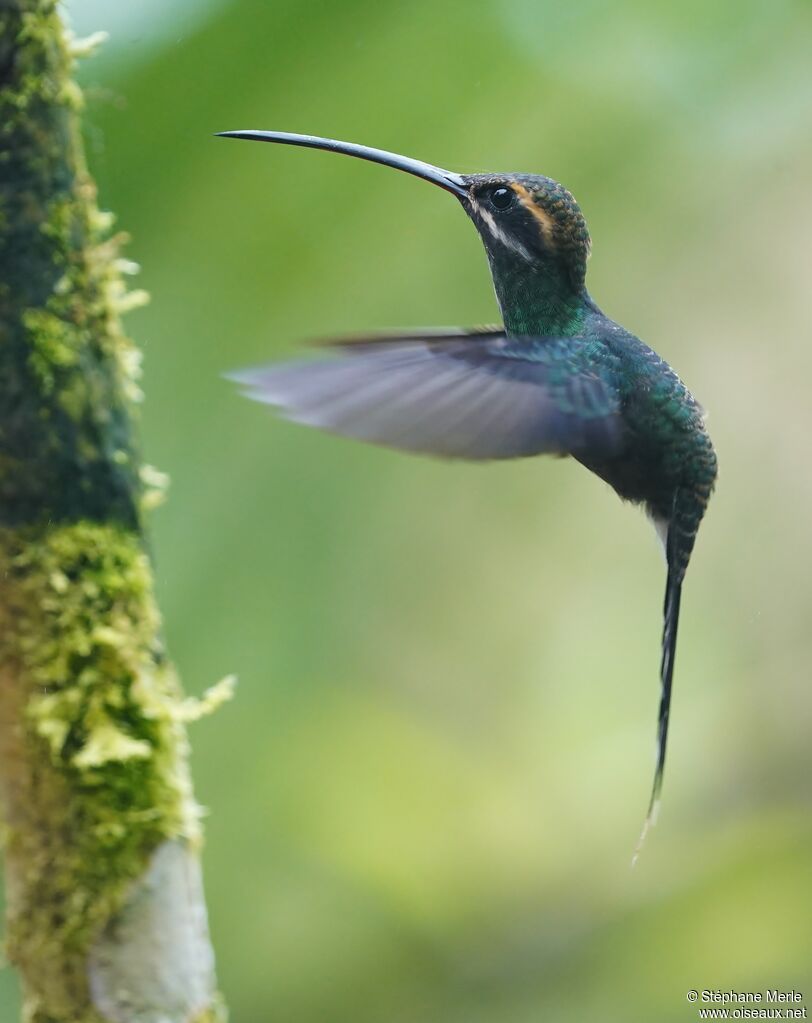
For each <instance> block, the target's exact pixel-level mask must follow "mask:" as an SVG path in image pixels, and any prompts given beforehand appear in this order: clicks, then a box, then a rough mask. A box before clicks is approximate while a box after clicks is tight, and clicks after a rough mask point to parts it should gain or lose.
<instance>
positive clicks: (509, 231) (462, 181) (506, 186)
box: [219, 130, 590, 319]
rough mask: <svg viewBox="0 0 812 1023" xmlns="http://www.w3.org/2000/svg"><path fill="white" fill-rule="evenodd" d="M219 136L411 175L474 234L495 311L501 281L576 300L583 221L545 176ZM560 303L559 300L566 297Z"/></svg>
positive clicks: (333, 145)
mask: <svg viewBox="0 0 812 1023" xmlns="http://www.w3.org/2000/svg"><path fill="white" fill-rule="evenodd" d="M219 134H221V135H223V136H226V137H229V138H241V139H253V140H255V141H260V142H276V143H282V144H285V145H293V146H306V147H308V148H311V149H323V150H327V151H329V152H334V153H343V154H345V155H347V156H355V157H358V158H360V159H362V160H370V161H372V162H373V163H380V164H383V165H384V166H387V167H394V168H395V169H397V170H402V171H405V172H406V173H408V174H414V175H415V176H416V177H419V178H423V180H425V181H430V182H432V184H435V185H439V186H440V187H441V188H444V189H445V190H446V191H448V192H451V193H452V194H453V195H455V196H456V197H457V198H458V199H459V200H460V202H461V203H462V205H463V207H464V209H465V211H466V213H467V214H468V216H469V217H470V218H471V220H472V221H473V222H474V224H475V226H476V228H477V230H478V231H479V234H480V237H481V238H482V241H483V243H484V245H485V249H486V251H487V253H488V259H489V261H490V264H491V272H492V274H493V277H494V283H495V285H496V290H497V295H498V296H499V299H500V303H501V304H502V306H503V313H505V312H506V310H505V308H504V307H505V304H506V301H505V295H504V290H505V285H506V281H508V280H511V281H515V280H516V279H525V278H527V277H528V275H529V276H530V277H533V276H534V275H535V276H543V275H547V277H548V278H552V279H553V284H552V285H551V287H553V288H554V289H555V290H556V291H557V292H568V293H569V294H570V295H572V296H577V295H580V293H581V292H582V291H583V289H584V280H585V277H586V261H587V258H588V256H589V248H590V241H589V232H588V231H587V226H586V221H585V220H584V217H583V214H582V213H581V210H580V208H579V206H578V203H577V202H576V201H575V199H574V198H573V196H572V193H571V192H569V191H568V190H567V189H566V188H564V186H563V185H560V184H558V182H557V181H553V180H552V179H551V178H546V177H542V176H541V175H536V174H457V173H454V172H453V171H447V170H443V169H442V168H441V167H435V166H434V165H432V164H428V163H424V162H423V161H421V160H413V159H411V158H409V157H406V156H400V155H398V154H396V153H389V152H386V151H385V150H382V149H372V148H370V147H369V146H361V145H357V144H356V143H353V142H339V141H337V140H335V139H326V138H320V137H318V136H315V135H295V134H291V133H289V132H277V131H251V130H245V131H225V132H220V133H219ZM560 297H561V298H562V299H566V295H561V296H560ZM506 319H507V316H506Z"/></svg>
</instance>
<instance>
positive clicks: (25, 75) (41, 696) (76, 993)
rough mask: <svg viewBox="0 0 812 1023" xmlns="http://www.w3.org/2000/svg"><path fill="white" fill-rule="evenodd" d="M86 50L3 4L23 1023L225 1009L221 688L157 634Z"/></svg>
mask: <svg viewBox="0 0 812 1023" xmlns="http://www.w3.org/2000/svg"><path fill="white" fill-rule="evenodd" d="M77 49H78V47H76V46H75V45H74V44H73V43H72V42H71V41H70V40H69V39H68V38H67V37H66V34H65V31H64V28H63V26H62V24H61V22H60V19H59V17H58V14H57V11H56V3H55V0H5V2H4V3H3V5H2V7H0V796H1V797H2V808H3V817H4V826H5V828H4V829H5V836H6V840H5V844H6V852H5V875H6V887H7V892H8V906H9V909H8V920H7V945H8V956H9V959H10V960H11V962H12V963H13V964H14V965H15V966H16V967H17V968H18V969H19V970H20V972H21V975H22V980H23V993H24V999H25V1007H24V1018H25V1020H27V1021H28V1023H135V1021H138V1023H159V1021H160V1023H215V1021H217V1020H220V1019H222V1018H224V1010H223V1008H222V1005H221V1002H220V999H219V996H218V995H217V993H216V989H215V983H214V973H213V958H212V954H211V950H210V946H209V942H208V934H207V928H206V923H205V906H204V904H203V900H202V892H201V890H200V881H199V865H198V856H199V845H200V824H199V811H198V807H197V804H196V803H195V800H194V797H193V794H192V788H191V781H190V777H189V773H188V767H187V754H188V748H187V740H186V732H185V723H186V722H187V721H188V720H190V719H192V718H193V717H195V716H196V715H198V714H199V713H201V712H202V711H203V710H205V709H208V708H209V707H211V706H213V705H216V704H217V702H219V701H220V700H221V699H222V698H223V697H224V696H225V695H227V688H226V687H220V688H219V689H217V690H216V691H215V693H214V694H212V695H211V696H209V697H208V698H207V699H205V700H204V701H203V703H202V704H199V705H196V704H194V703H193V702H190V701H189V700H188V699H183V696H182V693H181V690H180V686H179V684H178V680H177V678H176V675H175V673H174V671H173V669H172V666H171V664H170V663H169V661H168V660H167V657H166V654H165V652H164V649H163V644H162V640H161V635H160V619H159V614H158V610H157V607H156V604H155V600H154V595H153V585H152V572H151V566H150V561H149V557H148V554H147V551H146V548H145V543H144V535H143V516H144V511H145V509H146V508H147V507H150V506H151V505H153V504H154V503H155V502H156V500H157V498H158V497H159V495H160V491H161V490H162V487H163V480H162V478H161V476H160V474H157V473H156V472H155V471H154V470H151V469H149V468H148V467H145V466H143V465H142V463H141V459H140V456H139V452H138V448H137V444H136V440H135V428H134V405H135V403H136V402H137V401H138V398H139V396H140V390H139V383H138V377H139V371H140V369H139V353H138V350H137V349H136V348H135V346H134V345H133V344H132V343H131V342H130V341H129V340H128V339H127V337H126V336H125V334H124V332H123V329H122V326H121V321H120V317H121V314H122V313H123V312H124V311H125V310H126V309H127V308H130V307H132V305H134V304H137V303H138V302H140V301H141V300H142V299H143V296H142V294H141V293H140V292H128V291H127V289H126V287H125V285H124V283H123V278H122V271H123V270H125V269H127V268H128V267H127V264H125V263H124V262H123V261H122V260H121V259H120V257H119V247H120V244H121V242H122V241H123V238H122V237H121V236H116V235H114V234H112V233H111V218H110V217H109V215H107V214H104V213H102V212H100V211H99V210H98V207H97V205H96V194H95V187H94V185H93V182H92V179H91V178H90V176H89V174H88V172H87V169H86V167H85V164H84V158H83V153H82V145H81V139H80V133H79V111H80V110H81V105H82V98H81V93H80V90H79V89H78V87H77V86H76V84H75V82H74V81H73V80H72V78H71V72H72V64H73V57H74V53H75V51H76V50H77ZM165 864H170V865H171V869H169V868H167V867H166V866H165ZM166 906H172V907H173V912H174V913H175V914H176V920H175V922H176V923H177V926H173V927H168V925H167V924H168V922H167V919H166V916H165V913H166ZM145 907H146V908H145ZM162 913H163V914H164V915H163V916H161V914H162ZM169 922H170V923H171V922H172V921H169ZM167 934H170V935H171V936H172V941H171V946H172V947H166V940H167ZM158 949H160V961H159V954H158V951H157V950H158ZM173 957H174V958H173Z"/></svg>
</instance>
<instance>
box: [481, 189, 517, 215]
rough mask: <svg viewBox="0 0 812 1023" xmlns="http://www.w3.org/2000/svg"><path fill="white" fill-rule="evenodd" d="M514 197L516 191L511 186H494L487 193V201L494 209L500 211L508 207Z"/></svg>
mask: <svg viewBox="0 0 812 1023" xmlns="http://www.w3.org/2000/svg"><path fill="white" fill-rule="evenodd" d="M515 199H516V193H515V192H514V191H513V189H512V188H504V187H501V188H494V190H493V191H492V192H490V193H489V195H488V201H489V202H490V204H491V206H493V208H494V209H495V210H499V212H500V213H502V212H504V211H505V210H508V209H510V207H511V206H512V205H513V202H514V200H515Z"/></svg>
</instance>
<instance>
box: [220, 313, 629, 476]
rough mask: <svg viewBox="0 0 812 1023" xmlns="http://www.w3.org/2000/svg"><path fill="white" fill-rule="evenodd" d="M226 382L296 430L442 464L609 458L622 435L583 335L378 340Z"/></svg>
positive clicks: (495, 333) (608, 383) (598, 351)
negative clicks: (298, 426) (314, 430)
mask: <svg viewBox="0 0 812 1023" xmlns="http://www.w3.org/2000/svg"><path fill="white" fill-rule="evenodd" d="M232 379H234V380H236V381H237V382H238V383H239V384H241V385H242V387H243V390H244V393H245V394H246V395H247V396H248V397H250V398H253V399H255V400H256V401H262V402H265V403H267V404H269V405H275V406H276V407H277V408H279V409H280V411H281V412H282V413H283V415H285V416H286V417H287V418H288V419H291V420H293V421H294V422H298V423H305V424H307V425H308V426H315V427H318V428H319V429H322V430H328V431H330V432H332V433H337V434H341V435H343V436H346V437H355V438H357V439H358V440H365V441H370V442H372V443H375V444H383V445H386V446H387V447H392V448H400V449H402V450H406V451H416V452H423V453H426V454H432V455H440V456H443V457H447V458H464V459H473V460H482V459H495V458H520V457H523V456H526V455H537V454H542V453H555V454H584V453H589V454H601V453H606V454H609V453H611V452H612V451H614V450H616V449H617V446H618V444H619V441H620V435H621V420H620V413H619V399H618V394H617V391H616V389H615V386H614V384H613V367H612V364H611V361H610V355H609V353H608V351H606V350H605V349H604V348H603V347H602V346H600V345H596V343H595V342H594V341H588V340H586V339H578V338H557V337H546V338H508V337H506V336H505V334H504V332H503V331H501V330H482V331H478V332H477V331H458V332H454V331H450V330H446V331H443V332H442V333H440V332H435V333H417V332H415V333H414V334H411V335H409V336H377V337H374V338H363V339H359V340H354V341H341V342H334V343H332V344H331V345H330V347H329V349H328V350H327V351H326V352H324V353H323V356H322V357H321V358H314V359H302V360H297V361H294V362H287V363H285V362H283V363H279V364H276V365H270V366H265V367H260V368H257V369H251V370H247V371H244V372H240V373H235V374H233V376H232Z"/></svg>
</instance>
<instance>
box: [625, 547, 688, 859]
mask: <svg viewBox="0 0 812 1023" xmlns="http://www.w3.org/2000/svg"><path fill="white" fill-rule="evenodd" d="M673 537H674V530H673V529H669V532H668V542H667V544H666V553H667V558H668V576H667V578H666V583H665V602H664V605H663V651H662V660H661V662H660V686H661V692H660V709H659V714H658V718H657V763H656V766H655V768H654V782H653V784H652V786H651V797H650V799H649V804H648V812H647V813H646V819H645V822H644V823H643V830H642V832H641V834H640V838H639V840H638V842H637V848H636V849H635V853H634V858H633V860H632V862H633V863H635V862H636V861H637V856H638V854H639V852H640V849H641V847H642V845H643V842H644V841H645V838H646V835H647V834H648V831H649V828H651V827H652V825H654V824H655V823H656V821H657V812H658V810H659V807H660V793H661V792H662V787H663V773H664V771H665V751H666V745H667V742H668V717H669V714H670V711H671V687H672V682H673V679H674V658H675V655H676V648H677V626H678V625H679V606H680V596H681V593H682V578H683V575H684V567H683V565H682V564H681V563H680V562H679V561H678V559H677V558H676V557H675V556H674V555H675V551H674V542H673Z"/></svg>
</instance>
